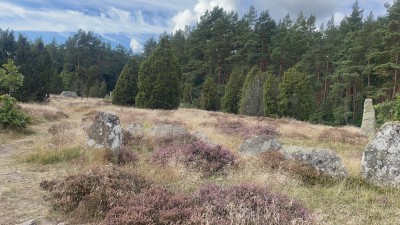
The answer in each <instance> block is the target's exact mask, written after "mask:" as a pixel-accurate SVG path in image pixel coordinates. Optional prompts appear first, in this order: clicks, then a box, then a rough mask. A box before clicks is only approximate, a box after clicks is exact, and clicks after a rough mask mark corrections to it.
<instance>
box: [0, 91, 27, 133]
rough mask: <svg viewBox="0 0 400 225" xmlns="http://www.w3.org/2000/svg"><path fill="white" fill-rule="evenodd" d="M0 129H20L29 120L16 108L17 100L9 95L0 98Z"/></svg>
mask: <svg viewBox="0 0 400 225" xmlns="http://www.w3.org/2000/svg"><path fill="white" fill-rule="evenodd" d="M0 106H1V107H0V128H3V129H22V128H26V126H27V124H29V123H30V122H31V118H30V117H29V116H27V115H25V114H24V113H23V112H21V111H20V110H19V109H18V108H17V100H16V99H15V98H13V97H11V96H9V95H1V96H0Z"/></svg>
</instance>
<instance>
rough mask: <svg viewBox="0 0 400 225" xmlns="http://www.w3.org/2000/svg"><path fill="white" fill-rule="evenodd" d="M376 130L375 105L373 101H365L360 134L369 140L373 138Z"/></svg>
mask: <svg viewBox="0 0 400 225" xmlns="http://www.w3.org/2000/svg"><path fill="white" fill-rule="evenodd" d="M375 129H376V121H375V109H374V105H373V104H372V99H365V102H364V113H363V120H362V124H361V132H360V133H361V134H362V135H365V136H367V137H369V138H372V137H374V135H375Z"/></svg>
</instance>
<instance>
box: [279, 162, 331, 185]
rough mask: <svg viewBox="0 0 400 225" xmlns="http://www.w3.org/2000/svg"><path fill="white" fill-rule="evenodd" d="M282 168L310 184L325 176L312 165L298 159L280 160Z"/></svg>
mask: <svg viewBox="0 0 400 225" xmlns="http://www.w3.org/2000/svg"><path fill="white" fill-rule="evenodd" d="M282 169H283V170H284V171H286V172H288V173H289V174H290V175H292V176H294V177H295V178H297V179H300V180H301V181H303V182H304V183H306V184H310V185H314V184H315V183H316V182H317V181H320V180H323V179H324V178H325V177H323V176H322V175H321V174H320V173H319V171H318V170H316V169H315V168H314V167H313V166H311V165H309V164H307V163H305V162H301V161H298V160H286V161H284V162H282Z"/></svg>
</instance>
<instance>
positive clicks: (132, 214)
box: [103, 186, 201, 225]
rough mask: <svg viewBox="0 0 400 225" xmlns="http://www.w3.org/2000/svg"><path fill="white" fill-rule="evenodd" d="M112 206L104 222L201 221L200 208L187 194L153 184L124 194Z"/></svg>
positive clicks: (183, 222) (178, 222) (113, 223)
mask: <svg viewBox="0 0 400 225" xmlns="http://www.w3.org/2000/svg"><path fill="white" fill-rule="evenodd" d="M119 203H120V204H119V205H118V206H117V207H115V208H113V209H111V210H110V211H109V212H108V213H107V215H106V218H105V220H104V221H103V224H104V225H108V224H109V225H124V224H201V223H200V217H196V215H198V214H200V210H199V208H198V207H197V206H195V205H194V204H193V201H192V198H191V196H190V195H188V194H186V195H185V194H174V193H172V192H170V191H168V190H167V189H165V188H162V187H159V186H152V187H150V188H149V189H147V190H144V191H143V192H141V193H140V194H137V195H133V196H127V197H125V198H122V199H121V200H120V201H119Z"/></svg>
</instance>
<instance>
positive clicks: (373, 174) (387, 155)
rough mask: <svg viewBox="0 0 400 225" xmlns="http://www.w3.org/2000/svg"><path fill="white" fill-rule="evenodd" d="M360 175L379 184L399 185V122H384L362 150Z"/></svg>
mask: <svg viewBox="0 0 400 225" xmlns="http://www.w3.org/2000/svg"><path fill="white" fill-rule="evenodd" d="M361 165H362V170H361V172H362V175H363V177H364V178H365V179H367V180H368V181H370V182H372V183H374V184H377V185H381V186H397V187H400V122H390V123H386V124H384V125H383V126H382V127H381V129H380V130H379V131H378V133H377V134H376V136H375V137H374V139H372V140H371V141H370V142H369V143H368V145H367V146H366V148H365V150H364V154H363V157H362V162H361Z"/></svg>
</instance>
